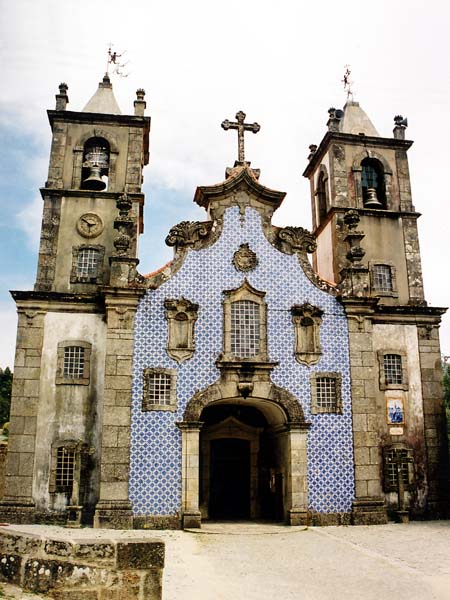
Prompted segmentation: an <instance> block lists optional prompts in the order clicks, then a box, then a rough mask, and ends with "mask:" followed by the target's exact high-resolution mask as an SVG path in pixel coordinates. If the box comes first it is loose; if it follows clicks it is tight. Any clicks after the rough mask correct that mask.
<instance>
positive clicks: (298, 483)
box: [177, 383, 309, 528]
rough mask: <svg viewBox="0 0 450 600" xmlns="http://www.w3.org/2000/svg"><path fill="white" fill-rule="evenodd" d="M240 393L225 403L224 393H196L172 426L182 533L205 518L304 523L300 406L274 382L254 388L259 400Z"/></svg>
mask: <svg viewBox="0 0 450 600" xmlns="http://www.w3.org/2000/svg"><path fill="white" fill-rule="evenodd" d="M245 386H247V384H245ZM236 387H238V386H234V389H236ZM255 387H256V386H255ZM230 388H231V386H230ZM238 389H239V387H238ZM241 390H243V393H242V394H241V395H240V396H237V395H236V396H227V397H224V396H225V394H224V391H225V386H221V385H220V384H213V385H212V386H210V387H209V388H206V389H205V390H203V391H201V392H197V393H196V394H195V395H194V396H193V398H192V399H191V401H190V402H189V403H188V405H187V407H186V409H185V413H184V421H181V422H179V423H177V424H178V427H179V428H180V430H181V432H182V519H183V521H182V523H183V527H185V528H189V527H200V526H201V520H202V519H208V518H216V519H246V518H250V519H257V518H266V519H273V520H284V521H285V522H287V523H289V524H291V525H302V524H306V522H307V504H308V500H307V498H308V494H307V478H306V474H307V453H306V436H307V431H308V428H309V424H308V423H306V422H305V420H304V417H303V412H302V410H301V407H300V404H299V403H298V401H297V400H296V398H295V397H294V396H292V395H291V394H290V393H289V392H287V391H286V390H283V389H282V388H279V387H278V386H276V385H275V384H273V383H269V384H268V385H267V384H264V386H262V385H261V386H260V390H261V391H264V392H266V394H265V395H264V396H256V395H255V396H253V395H250V394H248V393H247V387H246V388H245V389H244V386H242V388H241ZM249 391H251V390H249Z"/></svg>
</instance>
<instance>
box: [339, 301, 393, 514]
mask: <svg viewBox="0 0 450 600" xmlns="http://www.w3.org/2000/svg"><path fill="white" fill-rule="evenodd" d="M344 308H345V310H346V312H347V315H348V326H349V345H350V370H351V381H352V411H353V445H354V462H355V500H354V502H353V511H352V513H353V514H352V522H353V523H354V524H355V525H362V524H367V525H368V524H381V523H386V522H387V515H386V507H385V505H384V498H383V496H382V490H381V482H380V452H379V439H378V438H379V435H378V432H379V429H380V428H379V423H378V420H379V416H378V411H377V406H376V398H375V387H374V382H375V355H374V352H373V346H372V321H371V318H370V317H371V314H372V310H373V309H372V306H371V303H370V301H366V302H361V303H360V304H358V302H356V301H351V300H348V301H347V300H344Z"/></svg>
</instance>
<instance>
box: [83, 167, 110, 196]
mask: <svg viewBox="0 0 450 600" xmlns="http://www.w3.org/2000/svg"><path fill="white" fill-rule="evenodd" d="M89 171H90V172H89V176H88V177H86V179H85V180H84V181H83V189H85V190H93V191H95V192H101V191H103V190H104V189H105V188H106V183H105V182H104V181H103V179H102V178H101V175H100V172H101V167H99V166H90V167H89Z"/></svg>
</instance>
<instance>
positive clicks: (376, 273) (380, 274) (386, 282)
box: [372, 265, 394, 292]
mask: <svg viewBox="0 0 450 600" xmlns="http://www.w3.org/2000/svg"><path fill="white" fill-rule="evenodd" d="M372 276H373V287H374V290H375V291H377V292H392V291H393V289H394V288H393V285H392V270H391V267H390V266H389V265H374V266H373V271H372Z"/></svg>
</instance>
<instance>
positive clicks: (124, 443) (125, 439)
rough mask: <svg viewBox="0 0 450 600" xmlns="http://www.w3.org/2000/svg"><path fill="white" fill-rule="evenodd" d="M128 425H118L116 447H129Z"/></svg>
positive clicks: (129, 430)
mask: <svg viewBox="0 0 450 600" xmlns="http://www.w3.org/2000/svg"><path fill="white" fill-rule="evenodd" d="M130 432H131V428H130V427H119V430H118V434H117V447H118V448H129V447H130Z"/></svg>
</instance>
